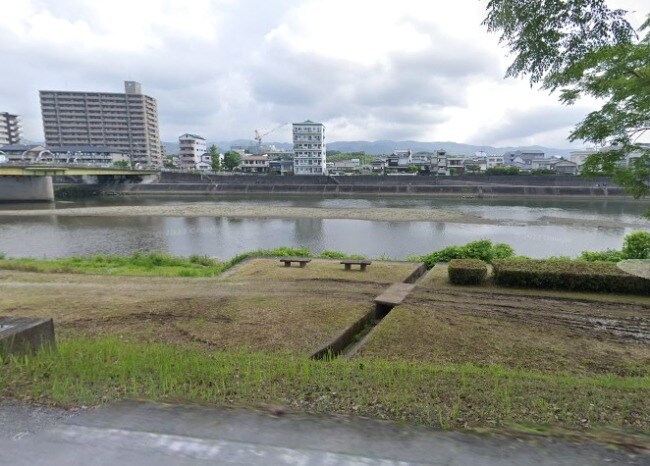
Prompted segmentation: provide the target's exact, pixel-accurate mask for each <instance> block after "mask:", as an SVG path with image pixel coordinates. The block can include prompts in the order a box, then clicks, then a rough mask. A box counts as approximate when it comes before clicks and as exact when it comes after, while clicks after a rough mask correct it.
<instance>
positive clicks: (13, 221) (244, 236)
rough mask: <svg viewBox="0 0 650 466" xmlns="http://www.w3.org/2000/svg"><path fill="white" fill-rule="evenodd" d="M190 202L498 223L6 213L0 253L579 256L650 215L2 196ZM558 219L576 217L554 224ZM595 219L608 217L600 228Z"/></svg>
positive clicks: (139, 201)
mask: <svg viewBox="0 0 650 466" xmlns="http://www.w3.org/2000/svg"><path fill="white" fill-rule="evenodd" d="M186 202H197V203H209V204H230V205H233V204H234V205H250V204H255V205H259V204H260V203H264V204H265V205H269V206H270V207H280V206H292V207H312V208H319V207H320V208H323V207H327V208H347V209H362V208H374V207H388V208H390V207H399V208H413V209H426V208H430V207H432V206H436V207H444V208H447V209H455V210H459V211H461V212H464V213H468V214H473V215H477V216H479V217H482V218H485V219H489V220H496V221H498V224H460V223H444V222H386V221H366V220H340V219H311V218H302V219H256V218H250V219H235V218H221V217H217V218H214V217H199V218H192V217H155V216H142V217H127V216H124V217H82V216H72V217H67V216H54V215H51V216H50V215H48V216H38V217H10V216H9V217H7V216H0V252H4V253H5V254H6V255H7V257H65V256H73V255H85V254H98V253H101V254H121V255H123V254H132V253H134V252H137V251H143V252H144V251H158V252H165V253H169V254H174V255H189V254H206V255H210V256H216V257H219V258H222V259H227V258H230V257H232V256H234V255H236V254H239V253H241V252H245V251H250V250H252V249H258V248H274V247H279V246H307V247H308V248H310V249H311V250H312V251H315V252H320V251H323V250H339V251H344V252H348V253H359V254H364V255H367V256H370V257H381V256H385V257H390V258H396V259H403V258H406V257H408V256H413V255H421V254H425V253H428V252H430V251H434V250H437V249H440V248H443V247H445V246H449V245H462V244H465V243H467V242H469V241H473V240H477V239H483V238H488V239H491V240H493V241H497V242H505V243H508V244H510V245H511V246H512V247H513V248H515V250H516V252H517V253H518V254H523V255H527V256H531V257H546V256H550V255H567V256H577V255H578V254H579V253H580V252H581V251H583V250H601V249H606V248H614V249H620V247H621V244H622V240H623V237H624V236H625V235H626V234H628V233H629V232H631V231H634V230H650V223H649V222H648V221H647V220H644V219H642V218H641V214H642V213H643V212H644V210H645V209H646V208H647V207H648V202H645V203H644V202H632V201H627V200H563V199H539V200H538V199H532V200H475V199H463V200H451V199H423V198H402V197H399V198H397V197H393V198H282V197H274V198H268V197H260V196H257V197H256V196H228V197H225V196H224V197H218V198H206V197H200V198H196V199H191V198H187V197H183V198H181V199H178V198H175V199H174V198H161V197H155V198H141V197H137V198H132V197H119V198H108V199H88V200H83V201H74V202H61V201H59V202H57V203H55V204H0V211H3V212H5V213H6V211H11V210H23V209H43V208H51V209H66V208H71V207H100V206H114V205H168V204H179V203H186ZM553 219H565V220H570V222H569V224H567V222H559V223H555V222H554V221H553ZM583 221H584V223H585V224H584V225H583V224H582V223H581V222H583ZM598 221H604V223H607V225H606V226H602V225H601V226H596V225H595V222H598ZM530 222H535V224H530Z"/></svg>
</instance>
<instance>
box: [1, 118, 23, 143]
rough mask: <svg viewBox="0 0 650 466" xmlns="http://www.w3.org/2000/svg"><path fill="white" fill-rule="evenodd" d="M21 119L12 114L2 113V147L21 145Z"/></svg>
mask: <svg viewBox="0 0 650 466" xmlns="http://www.w3.org/2000/svg"><path fill="white" fill-rule="evenodd" d="M20 139H21V126H20V117H19V116H18V115H14V114H12V113H7V112H0V146H4V145H8V144H20Z"/></svg>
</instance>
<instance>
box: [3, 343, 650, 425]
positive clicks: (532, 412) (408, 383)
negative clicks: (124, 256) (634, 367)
mask: <svg viewBox="0 0 650 466" xmlns="http://www.w3.org/2000/svg"><path fill="white" fill-rule="evenodd" d="M0 375H1V377H0V393H2V394H3V395H5V396H6V395H11V396H14V397H18V398H25V399H30V400H40V401H53V402H56V403H58V404H62V405H74V404H81V403H83V404H95V403H103V402H107V401H111V400H119V399H123V398H137V399H149V400H160V401H165V400H167V401H169V400H173V401H181V402H201V403H211V404H217V405H226V404H238V405H241V404H244V405H259V404H263V403H281V404H284V405H288V406H291V407H294V408H296V409H300V410H308V411H312V412H321V413H355V414H360V415H366V416H373V417H379V418H385V419H394V420H408V421H411V422H417V423H421V424H425V425H429V426H435V427H442V428H455V427H464V426H494V425H499V424H502V423H506V422H522V423H534V424H538V425H540V424H541V425H561V426H566V427H576V426H580V427H583V428H584V427H588V426H609V427H632V428H635V429H638V430H642V431H646V432H647V431H648V430H649V426H648V422H649V421H648V418H647V416H646V415H645V414H647V399H648V396H649V395H650V378H648V377H616V376H612V375H606V376H595V377H576V376H570V375H551V374H541V373H536V372H527V371H522V370H512V369H505V368H503V367H499V366H493V367H477V366H473V365H470V364H466V365H436V364H422V363H406V362H397V361H385V360H353V361H347V360H342V359H334V360H326V361H323V360H320V361H314V360H308V359H302V358H299V357H294V356H290V355H280V354H274V355H269V354H260V353H251V352H247V351H236V352H216V353H212V354H210V353H205V352H201V351H198V350H190V349H183V348H178V347H174V346H169V345H159V344H151V345H138V344H131V343H125V342H123V341H120V340H118V339H103V340H83V339H70V340H63V341H61V342H59V345H58V350H57V351H56V352H53V351H41V352H40V353H38V354H37V355H36V356H33V357H17V358H8V359H5V360H4V361H0Z"/></svg>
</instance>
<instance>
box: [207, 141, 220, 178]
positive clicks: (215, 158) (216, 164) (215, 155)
mask: <svg viewBox="0 0 650 466" xmlns="http://www.w3.org/2000/svg"><path fill="white" fill-rule="evenodd" d="M210 158H211V159H212V171H213V172H220V171H221V157H220V156H219V149H217V146H215V145H214V144H212V145H211V146H210Z"/></svg>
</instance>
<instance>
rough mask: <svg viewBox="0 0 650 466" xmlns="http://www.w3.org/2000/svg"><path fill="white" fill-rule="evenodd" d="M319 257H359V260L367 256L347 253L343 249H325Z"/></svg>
mask: <svg viewBox="0 0 650 466" xmlns="http://www.w3.org/2000/svg"><path fill="white" fill-rule="evenodd" d="M318 257H320V258H321V259H358V260H363V259H365V258H366V256H363V255H361V254H347V253H345V252H341V251H323V252H321V253H320V254H319V255H318Z"/></svg>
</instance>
